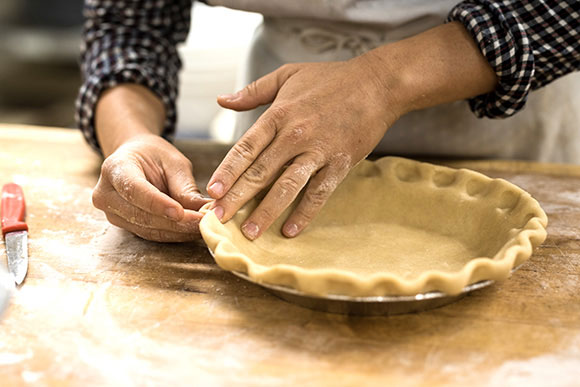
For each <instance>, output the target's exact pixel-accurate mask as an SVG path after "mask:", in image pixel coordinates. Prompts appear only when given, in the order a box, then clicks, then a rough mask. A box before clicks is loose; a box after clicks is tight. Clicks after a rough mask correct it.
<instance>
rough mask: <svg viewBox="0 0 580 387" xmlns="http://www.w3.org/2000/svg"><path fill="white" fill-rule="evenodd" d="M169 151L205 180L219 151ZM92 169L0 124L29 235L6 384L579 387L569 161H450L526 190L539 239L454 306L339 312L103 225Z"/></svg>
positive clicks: (52, 133)
mask: <svg viewBox="0 0 580 387" xmlns="http://www.w3.org/2000/svg"><path fill="white" fill-rule="evenodd" d="M180 147H181V148H182V149H183V150H184V152H185V153H186V154H187V155H188V156H189V157H191V158H192V160H193V162H194V165H195V166H196V172H197V174H198V176H199V180H200V183H201V185H202V186H203V185H205V181H207V178H208V176H209V173H210V172H211V171H212V170H213V168H215V166H216V165H217V163H218V162H219V161H220V160H221V157H222V156H223V154H224V152H225V150H226V149H225V148H224V147H223V146H220V145H216V144H203V143H188V144H180ZM100 162H101V160H100V159H99V157H97V156H96V155H95V154H94V153H93V152H92V151H91V150H90V149H89V148H88V147H87V146H86V145H85V144H84V141H83V140H82V138H81V135H80V134H79V133H78V132H76V131H70V130H59V129H47V128H43V129H39V128H32V127H22V126H7V125H3V126H0V183H5V182H8V181H15V182H17V183H19V184H21V185H22V186H23V188H24V190H25V193H26V195H27V201H28V210H29V215H28V224H29V226H30V268H29V274H28V278H27V280H26V282H25V284H24V286H22V287H21V288H20V289H19V290H18V291H17V293H16V294H15V295H14V297H13V298H12V303H11V306H10V307H9V309H8V310H7V312H6V313H5V315H4V316H3V319H2V321H1V322H0V384H1V385H3V386H17V385H29V384H30V385H35V386H43V385H59V386H67V385H79V386H87V385H103V384H107V385H119V386H132V385H135V386H141V385H164V386H165V385H174V384H176V385H227V386H229V385H232V384H234V383H236V384H242V385H255V386H271V385H287V386H296V385H321V384H322V385H357V386H358V385H365V384H374V385H387V384H388V383H392V384H393V385H421V384H423V385H430V386H431V385H436V384H451V385H467V384H470V385H504V386H505V385H519V384H520V383H524V382H526V383H529V382H532V381H533V382H535V383H536V384H535V385H574V384H575V385H578V383H580V282H579V276H580V167H576V166H562V165H546V164H534V163H523V162H502V161H482V162H471V163H470V162H454V163H452V164H454V165H455V166H468V167H470V168H473V169H476V170H479V171H481V172H483V173H485V174H487V175H489V176H493V177H503V178H506V179H508V180H510V181H512V182H514V183H516V184H518V185H520V186H521V187H523V188H524V189H526V190H528V191H529V192H531V193H532V195H534V196H535V197H536V198H537V199H538V200H539V201H540V203H541V204H542V206H543V207H544V209H545V210H546V212H547V213H548V216H549V218H550V225H549V229H548V232H549V236H548V239H547V240H546V242H545V243H544V244H543V245H542V246H541V247H540V248H539V249H538V250H537V251H536V253H535V254H534V256H533V257H532V258H531V259H530V261H528V262H527V263H526V264H525V265H524V266H523V267H522V268H521V269H520V270H518V271H517V272H516V273H514V274H513V275H512V277H511V278H510V279H509V280H507V281H504V282H502V283H497V284H495V285H493V286H491V287H489V288H486V289H484V290H481V291H478V292H475V293H473V294H472V295H469V296H467V297H466V298H464V299H463V300H461V301H459V302H457V303H454V304H451V305H448V306H445V307H442V308H440V309H435V310H432V311H428V312H423V313H418V314H410V315H401V316H392V317H352V316H344V315H333V314H325V313H321V312H315V311H311V310H308V309H303V308H301V307H298V306H294V305H292V304H289V303H286V302H284V301H281V300H279V299H277V298H275V297H274V296H272V295H270V294H269V293H267V292H266V291H264V290H263V289H261V288H259V287H257V286H254V285H252V284H249V283H246V282H244V281H242V280H240V279H238V278H236V277H234V276H233V275H231V274H230V273H228V272H225V271H222V270H221V269H219V268H218V267H217V266H216V265H215V264H214V262H213V260H212V258H211V257H210V255H209V254H208V253H207V251H206V249H205V247H204V245H203V243H201V242H200V243H188V244H158V243H151V242H147V241H144V240H141V239H139V238H137V237H134V236H132V235H130V234H128V233H127V232H125V231H122V230H120V229H118V228H115V227H113V226H110V225H109V224H108V223H107V221H106V219H105V218H104V215H103V214H102V213H101V212H99V211H98V210H96V209H94V208H93V206H92V205H91V189H92V187H93V186H94V185H95V183H96V181H97V178H98V172H99V166H100ZM4 255H5V252H4V245H3V244H2V245H0V256H1V257H2V258H1V259H0V262H3V261H4Z"/></svg>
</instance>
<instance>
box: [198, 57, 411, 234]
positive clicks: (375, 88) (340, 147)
mask: <svg viewBox="0 0 580 387" xmlns="http://www.w3.org/2000/svg"><path fill="white" fill-rule="evenodd" d="M375 74H376V70H375V69H373V66H372V65H371V61H369V60H368V57H358V58H355V59H353V60H350V61H347V62H326V63H303V64H291V65H285V66H282V67H281V68H279V69H278V70H276V71H274V72H273V73H270V74H268V75H266V76H265V77H263V78H261V79H259V80H257V81H256V82H254V83H252V84H250V85H249V86H247V87H246V88H244V89H243V90H242V91H240V92H238V93H236V94H234V95H225V96H220V97H218V102H219V104H220V105H222V106H223V107H226V108H229V109H234V110H248V109H253V108H255V107H257V106H259V105H264V104H268V103H271V102H273V103H272V105H271V107H270V108H269V109H268V110H267V111H266V112H265V113H264V114H263V115H262V116H261V117H260V118H259V119H258V120H257V121H256V123H255V124H254V125H253V126H252V127H251V128H250V129H249V130H248V131H247V132H246V133H245V134H244V136H242V138H241V139H240V140H239V141H237V143H236V144H235V145H234V146H233V147H232V149H231V150H230V151H229V153H228V154H227V155H226V157H225V158H224V160H223V161H222V163H221V164H220V166H219V167H218V168H217V170H216V171H215V172H214V174H213V176H212V177H211V179H210V181H209V184H208V193H209V194H210V195H211V196H212V197H213V198H215V199H217V201H216V202H215V204H214V205H213V206H212V208H213V209H214V212H215V214H216V215H217V216H218V218H220V219H221V221H222V222H225V221H227V220H229V219H230V218H231V217H232V216H233V215H234V214H235V213H236V211H238V209H240V207H242V206H243V205H244V204H245V203H246V202H247V201H249V200H250V199H251V198H253V197H254V196H255V195H256V194H257V193H258V192H259V191H260V190H262V189H264V188H265V187H267V186H268V185H269V184H271V183H272V182H273V181H274V179H275V178H276V177H277V176H278V175H279V172H280V171H281V170H282V169H283V167H284V166H285V165H287V168H286V169H285V170H284V172H283V173H282V174H281V175H280V177H278V179H277V180H276V181H275V183H274V184H273V186H272V187H271V189H270V190H269V192H268V193H267V194H266V196H265V197H264V199H263V200H262V201H261V203H260V204H259V206H258V207H257V208H256V210H255V211H254V212H253V213H252V214H251V215H250V216H249V217H248V219H247V220H245V222H244V223H243V225H242V232H243V233H244V235H245V236H246V237H247V238H248V239H250V240H253V239H256V238H257V237H259V236H260V235H261V234H262V233H263V232H264V231H265V230H266V229H267V228H268V227H269V226H270V225H271V224H272V223H273V222H274V221H275V220H276V219H277V218H278V217H279V216H280V214H281V213H282V212H283V211H284V210H285V209H286V208H287V207H288V206H289V205H290V204H291V203H292V202H293V201H294V200H295V199H296V197H297V196H298V194H299V192H300V191H301V190H302V189H303V188H304V187H306V188H305V191H304V195H303V197H302V199H301V201H300V203H299V204H298V206H297V207H296V209H295V210H294V211H293V212H292V213H291V214H290V216H289V217H288V219H287V220H286V222H285V224H284V226H283V227H282V232H283V234H284V235H285V236H287V237H294V236H296V235H297V234H298V233H300V232H301V231H302V230H303V229H304V228H305V227H306V226H307V225H308V224H309V223H310V222H311V221H312V219H313V218H314V216H315V215H316V214H317V213H318V212H319V211H320V209H321V208H322V206H323V205H324V204H325V202H326V201H327V200H328V198H329V197H330V195H331V194H332V192H333V191H334V190H335V189H336V187H337V186H338V184H339V183H340V182H341V181H342V180H343V179H344V177H345V176H346V175H347V173H348V172H349V171H350V169H351V168H352V167H353V166H354V165H356V164H357V163H358V162H359V161H361V160H362V159H363V158H365V157H366V156H367V155H368V154H369V153H370V152H371V151H372V150H373V149H374V147H375V146H376V145H377V144H378V142H379V141H380V140H381V138H382V137H383V136H384V134H385V132H386V130H387V129H388V128H389V127H390V126H391V125H392V124H393V123H394V122H395V121H396V120H397V119H398V117H399V115H400V114H401V111H400V109H399V106H398V104H397V101H396V100H395V99H394V98H392V96H391V95H390V94H389V88H388V85H385V84H384V83H383V82H382V81H381V80H379V79H378V78H377V77H376V75H375Z"/></svg>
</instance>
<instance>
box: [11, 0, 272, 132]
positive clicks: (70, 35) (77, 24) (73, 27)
mask: <svg viewBox="0 0 580 387" xmlns="http://www.w3.org/2000/svg"><path fill="white" fill-rule="evenodd" d="M82 3H83V2H82V1H81V0H51V1H46V0H0V37H1V38H0V122H3V123H17V124H34V125H46V126H59V127H69V128H74V127H75V123H74V100H75V98H76V95H77V91H78V89H79V87H80V82H81V79H80V71H79V67H78V58H79V46H80V32H81V25H82ZM192 16H193V18H192V28H191V31H190V34H189V37H188V40H187V42H186V43H185V44H183V45H182V46H181V47H180V53H181V57H182V59H183V63H184V68H183V71H182V73H181V78H180V83H181V88H180V99H179V101H178V109H179V120H178V125H177V127H178V131H177V136H178V137H180V138H208V137H210V130H209V129H210V126H211V125H212V122H215V121H216V117H217V116H218V113H219V112H220V110H221V109H220V108H219V107H218V105H217V104H216V102H215V99H216V95H217V94H220V93H228V92H232V91H234V89H235V88H236V86H237V76H238V74H239V72H240V67H241V65H242V63H243V62H244V59H245V55H246V51H247V49H248V45H249V42H250V40H251V37H252V35H253V32H254V29H255V28H256V26H257V25H258V24H259V23H260V22H261V20H262V17H261V15H258V14H252V13H247V12H240V11H233V10H230V9H226V8H221V7H208V6H206V5H204V4H201V3H196V4H194V9H193V13H192Z"/></svg>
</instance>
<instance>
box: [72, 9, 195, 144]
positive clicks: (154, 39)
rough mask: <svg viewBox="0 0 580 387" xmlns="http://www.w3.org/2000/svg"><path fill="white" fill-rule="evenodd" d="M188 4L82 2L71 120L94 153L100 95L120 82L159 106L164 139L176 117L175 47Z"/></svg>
mask: <svg viewBox="0 0 580 387" xmlns="http://www.w3.org/2000/svg"><path fill="white" fill-rule="evenodd" d="M191 7H192V0H175V1H172V0H124V1H112V0H85V6H84V10H83V14H84V18H85V22H84V26H83V42H82V45H81V72H82V75H83V84H82V86H81V88H80V91H79V94H78V97H77V100H76V106H75V107H76V117H75V118H76V121H77V124H78V126H79V128H80V129H81V130H82V132H83V134H84V136H85V138H86V139H87V141H88V143H89V144H90V145H91V146H92V147H93V148H95V149H96V150H97V151H100V147H99V144H98V142H97V138H96V134H95V127H94V113H95V107H96V103H97V100H98V98H99V96H100V94H101V93H102V92H103V91H104V90H106V89H107V88H110V87H113V86H115V85H118V84H121V83H137V84H140V85H143V86H145V87H147V88H149V89H150V90H152V91H153V92H154V93H155V94H157V95H158V96H159V97H160V98H161V100H162V101H163V103H164V105H165V112H166V119H165V124H164V130H163V136H164V137H166V138H170V137H171V136H172V135H173V133H174V131H175V122H176V118H177V114H176V108H175V99H176V97H177V86H178V72H179V69H180V68H181V61H180V58H179V55H178V53H177V48H176V45H177V43H179V42H183V41H184V40H185V39H186V37H187V34H188V32H189V24H190V13H191Z"/></svg>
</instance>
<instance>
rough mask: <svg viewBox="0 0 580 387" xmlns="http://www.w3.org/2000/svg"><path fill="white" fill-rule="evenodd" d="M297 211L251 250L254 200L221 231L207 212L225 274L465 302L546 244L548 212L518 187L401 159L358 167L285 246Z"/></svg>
mask: <svg viewBox="0 0 580 387" xmlns="http://www.w3.org/2000/svg"><path fill="white" fill-rule="evenodd" d="M299 199H300V197H299V198H298V199H297V200H299ZM296 203H297V201H295V203H294V204H293V206H291V207H290V208H289V209H288V210H287V211H286V212H285V213H284V214H283V215H282V216H281V217H280V219H278V220H277V221H276V222H275V223H274V224H273V225H272V226H271V227H270V228H269V229H268V230H267V231H266V232H265V233H264V235H262V236H261V237H260V238H258V239H257V240H256V241H253V242H251V241H249V240H247V239H246V238H245V237H244V236H243V234H242V233H241V231H240V225H241V223H242V222H243V221H244V220H245V219H246V218H247V217H248V215H249V214H250V213H251V211H252V210H253V209H255V208H256V206H257V205H258V204H259V199H257V198H256V199H253V200H252V201H251V202H249V203H247V204H246V205H245V206H244V207H243V208H242V209H241V210H240V211H239V212H238V213H237V214H236V215H235V216H234V217H233V218H232V219H231V220H230V221H229V222H227V223H225V224H222V223H221V222H220V221H219V220H218V219H217V217H216V216H215V214H214V213H213V211H207V210H206V211H205V215H204V217H203V219H202V220H201V223H200V230H201V234H202V236H203V239H204V240H205V242H206V244H207V246H208V248H209V249H210V250H211V251H212V253H213V256H214V258H215V260H216V262H217V263H218V265H219V266H220V267H221V268H223V269H225V270H230V271H238V272H242V273H245V274H247V275H248V276H249V277H250V278H251V279H252V280H254V281H255V282H257V283H268V284H274V285H282V286H287V287H290V288H294V289H296V290H299V291H301V292H304V293H306V294H311V295H316V296H325V295H330V294H332V295H346V296H351V297H371V296H393V295H401V296H403V295H416V294H420V293H427V292H430V291H440V292H443V293H446V294H449V295H455V294H459V293H461V291H462V290H463V288H464V287H465V286H467V285H469V284H473V283H476V282H479V281H482V280H503V279H505V278H507V277H508V276H509V275H510V272H511V270H512V269H513V268H514V267H516V266H518V265H520V264H522V263H523V262H524V261H526V260H527V259H528V258H529V257H530V256H531V255H532V252H533V250H534V248H535V247H537V246H539V245H540V244H541V243H542V242H543V241H544V240H545V238H546V235H547V234H546V227H547V223H548V218H547V216H546V214H545V212H544V211H543V210H542V208H541V207H540V205H539V204H538V202H537V201H536V200H535V199H533V198H532V197H531V196H530V194H528V193H527V192H525V191H524V190H522V189H521V188H519V187H517V186H515V185H514V184H511V183H509V182H507V181H505V180H503V179H491V178H489V177H487V176H484V175H482V174H480V173H478V172H474V171H471V170H467V169H452V168H448V167H443V166H437V165H433V164H429V163H423V162H418V161H414V160H409V159H404V158H398V157H385V158H382V159H379V160H377V161H367V160H364V161H362V162H361V163H359V164H358V165H357V166H356V167H355V168H353V170H352V171H351V172H350V173H349V175H348V176H347V178H346V179H345V180H344V182H343V183H342V184H341V185H340V186H339V187H338V188H337V190H336V191H335V192H334V193H333V195H332V196H331V198H330V199H329V201H328V202H327V204H326V205H325V206H324V208H323V209H322V211H321V212H320V214H319V215H318V216H317V217H316V218H315V219H314V221H313V222H312V224H311V225H310V226H309V227H308V228H306V229H305V230H304V231H303V232H302V233H301V234H300V235H299V236H298V237H296V238H294V239H288V238H285V237H284V236H283V235H282V234H281V232H280V229H281V226H282V224H283V222H284V221H285V219H286V218H287V216H288V214H289V213H290V211H291V210H292V209H293V208H294V207H295V205H296ZM357 265H359V266H357ZM398 265H400V267H401V268H402V269H399V266H398ZM414 270H416V271H414Z"/></svg>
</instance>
